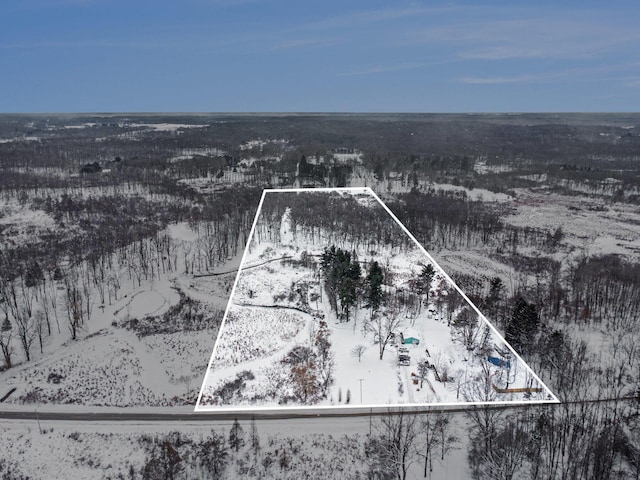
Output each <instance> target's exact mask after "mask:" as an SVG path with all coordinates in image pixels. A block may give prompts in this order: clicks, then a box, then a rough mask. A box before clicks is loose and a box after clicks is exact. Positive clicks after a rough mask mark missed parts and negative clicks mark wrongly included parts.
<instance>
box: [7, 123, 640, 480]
mask: <svg viewBox="0 0 640 480" xmlns="http://www.w3.org/2000/svg"><path fill="white" fill-rule="evenodd" d="M155 122H167V123H175V124H183V123H184V124H191V125H206V126H204V127H198V128H184V129H179V130H173V131H159V130H157V131H156V130H153V129H150V128H148V127H145V126H143V125H142V124H150V123H155ZM87 123H90V124H91V125H90V126H85V127H84V128H73V129H71V128H69V129H65V128H63V126H69V125H75V126H82V125H85V124H87ZM258 138H260V139H269V140H278V141H277V142H276V141H268V142H264V143H263V144H258V145H253V146H252V145H250V146H248V147H246V146H245V147H243V145H247V142H249V141H251V140H255V139H258ZM0 139H3V140H2V142H1V143H0V199H1V201H2V202H4V203H3V204H6V205H11V206H12V207H11V208H26V209H27V210H31V211H33V212H43V213H44V214H46V215H47V216H48V217H49V216H50V217H51V218H52V219H53V221H54V224H52V225H49V226H48V227H46V228H43V229H39V230H36V231H26V232H22V231H17V230H16V227H14V226H12V225H11V224H10V223H7V222H5V221H2V219H3V218H5V215H6V218H9V214H8V213H6V211H5V210H3V211H1V212H0V347H1V349H2V358H1V359H0V360H1V363H2V368H3V369H12V368H15V367H16V366H17V365H23V364H26V363H28V362H30V361H32V360H33V359H34V358H38V356H39V354H41V353H42V351H43V343H46V341H47V337H48V336H50V335H55V334H56V332H58V334H60V335H63V334H64V335H66V336H67V337H68V339H70V340H72V341H81V340H82V326H83V324H86V323H87V322H91V318H92V313H93V309H95V308H96V305H100V304H109V303H110V302H111V301H113V300H115V299H117V298H118V297H119V296H120V295H123V294H124V292H122V291H121V285H120V277H119V276H118V275H117V274H115V272H121V273H122V274H123V275H126V276H127V278H128V279H130V280H131V281H133V282H134V283H135V282H137V283H138V284H140V282H142V281H145V280H149V279H153V278H158V277H159V276H161V275H165V276H166V275H168V274H170V273H172V272H175V271H176V269H177V268H178V265H181V268H182V269H184V272H181V273H184V274H186V275H192V274H195V273H206V272H208V271H212V270H213V269H215V268H216V267H219V266H221V265H224V264H225V262H226V261H227V260H228V259H229V258H230V257H232V256H234V255H236V254H238V252H241V251H242V249H243V248H244V245H245V243H246V240H247V238H248V234H249V231H250V228H251V225H252V222H253V218H254V215H255V211H256V208H257V205H258V201H259V198H260V194H261V191H262V189H263V188H267V187H280V186H295V183H294V182H295V180H296V178H295V173H296V168H297V166H298V164H299V163H300V159H301V158H302V156H303V155H305V156H306V157H307V158H310V157H311V156H315V157H316V158H318V157H320V156H321V155H323V156H325V160H326V161H331V158H332V155H333V154H335V152H336V151H337V149H340V148H344V147H349V148H350V149H353V150H357V151H360V152H362V164H361V165H360V168H362V169H363V170H364V171H365V172H368V174H370V177H368V178H369V179H370V182H371V183H370V185H371V186H372V187H373V188H374V189H377V193H378V194H379V195H380V196H382V197H383V198H384V200H385V202H386V203H387V205H388V206H389V207H390V208H391V210H392V211H393V212H394V213H395V214H396V215H397V216H398V218H399V219H400V220H401V221H402V222H403V223H404V224H405V225H406V226H407V228H408V229H409V230H410V231H411V232H412V233H413V234H414V235H415V236H416V238H417V239H418V240H419V241H420V242H421V243H422V244H423V245H424V246H425V248H427V250H429V251H432V252H434V256H435V257H436V258H437V253H438V252H439V251H442V250H448V251H451V250H468V251H473V252H479V253H480V254H481V255H484V256H486V257H487V258H491V259H493V260H495V261H496V262H499V263H500V264H501V265H505V266H507V267H509V268H511V269H513V271H515V275H514V276H512V277H510V278H506V277H504V276H502V277H501V276H500V275H499V274H497V273H495V272H487V273H486V274H479V273H478V272H476V271H470V272H468V273H466V274H465V273H461V272H457V273H454V274H453V277H454V280H455V281H456V282H457V283H458V285H459V286H460V287H461V288H462V289H463V290H464V291H465V292H466V293H467V295H468V296H469V297H470V298H471V300H472V301H473V302H474V303H476V305H478V306H479V307H480V309H481V310H482V311H483V312H485V314H486V316H487V317H488V318H489V319H491V321H492V322H493V323H494V324H495V325H496V327H497V328H498V329H499V330H500V331H501V332H503V333H504V334H505V335H506V337H507V340H509V341H510V342H512V344H513V345H514V347H516V348H517V349H518V350H519V352H520V353H521V354H522V355H523V358H524V359H525V361H526V362H527V363H528V364H529V365H530V366H531V367H532V368H533V369H534V371H536V372H538V373H539V374H540V375H541V377H542V379H543V380H544V381H545V383H546V384H547V385H548V386H549V387H550V388H551V389H552V390H553V391H554V392H555V393H556V395H557V396H558V397H559V398H560V399H561V400H562V401H563V402H564V403H562V404H561V405H552V406H540V407H526V408H519V409H511V410H504V409H473V410H470V411H469V412H468V414H467V415H466V417H465V418H466V419H465V422H466V424H467V425H468V426H469V430H468V431H467V430H466V428H465V429H463V430H462V431H460V432H452V433H450V434H449V435H445V434H442V433H440V434H439V435H436V434H434V435H433V437H431V436H430V434H428V433H426V432H429V431H430V430H429V428H431V427H425V424H426V425H432V426H434V425H436V424H438V425H440V427H439V428H441V422H442V420H438V419H437V418H436V416H435V415H434V414H425V415H421V416H419V417H413V416H407V415H405V416H401V417H397V416H391V415H390V416H389V417H388V419H387V420H385V421H387V422H390V423H393V422H396V423H397V422H400V423H398V424H397V425H396V427H397V428H399V429H400V431H401V432H402V433H403V434H407V435H408V433H409V432H411V431H414V433H415V435H416V438H417V437H418V436H421V437H420V438H421V439H420V442H421V444H424V445H427V446H426V447H420V449H418V448H415V447H414V446H413V445H414V444H413V443H411V442H412V440H409V439H408V438H409V437H403V438H405V439H406V440H399V438H400V437H398V436H396V437H393V438H392V437H389V436H386V437H385V436H384V435H381V436H380V438H378V437H375V438H374V437H373V436H372V437H370V438H369V439H368V440H366V445H364V444H362V445H361V447H362V448H366V451H372V449H373V450H376V451H379V452H385V453H384V454H381V453H379V454H376V455H374V456H373V457H369V460H368V462H369V465H370V466H371V468H372V469H374V470H376V469H377V470H376V472H377V473H376V474H375V475H373V474H372V475H373V477H374V478H405V476H406V470H403V468H402V466H403V465H405V464H407V462H409V460H413V461H425V464H426V460H425V458H430V457H429V456H430V455H433V454H434V453H432V452H436V451H437V449H438V448H441V449H442V451H443V452H444V451H445V450H446V448H448V447H447V445H448V443H447V442H448V440H447V438H449V436H451V437H455V436H458V437H459V436H461V435H468V434H469V435H471V437H470V439H469V441H468V442H466V443H465V445H468V448H469V451H468V458H469V464H470V467H471V470H472V472H473V474H474V476H475V477H476V478H495V479H512V478H531V479H556V478H557V479H560V478H562V479H572V478H585V479H586V478H589V479H606V478H636V479H637V478H640V424H639V423H638V418H640V417H639V416H638V405H639V404H638V398H639V397H638V395H639V392H640V348H638V345H639V344H640V325H638V321H639V320H640V266H639V264H638V262H637V257H636V258H635V259H634V258H630V257H628V256H624V255H616V254H605V255H600V256H583V255H580V254H578V253H576V251H575V249H573V248H571V246H570V245H569V244H568V243H567V239H566V234H565V232H564V231H563V229H562V228H557V229H555V230H548V229H540V228H537V227H536V226H535V225H531V226H515V225H512V224H510V223H509V222H507V221H505V217H506V215H508V214H509V213H511V209H512V207H511V206H510V204H508V203H506V204H503V203H494V202H488V201H481V200H477V199H472V198H470V196H469V195H467V193H465V192H464V191H463V192H461V191H443V190H440V189H436V188H431V187H430V186H429V185H431V184H432V183H433V182H435V183H450V184H453V185H459V186H465V187H466V188H467V191H466V192H468V191H473V188H483V189H486V190H489V191H492V192H503V193H507V194H513V193H514V191H515V190H516V189H520V188H532V189H539V188H541V187H544V188H545V189H547V191H549V192H553V193H558V194H562V195H566V196H570V197H575V198H578V199H581V198H583V199H585V201H586V200H588V201H589V202H591V203H590V204H593V202H594V201H597V202H599V203H598V205H600V206H601V208H608V206H611V205H638V204H640V168H639V165H640V164H639V163H638V162H640V157H639V152H640V117H638V116H637V115H631V114H627V115H614V114H611V115H604V114H602V115H578V114H575V115H543V114H538V115H514V116H506V115H406V116H394V115H371V116H364V115H363V116H351V117H335V116H322V115H317V116H315V115H300V116H273V117H245V116H240V115H238V116H236V115H231V116H197V117H189V116H187V117H180V116H171V117H160V116H146V117H141V118H135V119H131V117H130V116H127V117H126V118H125V116H103V117H97V116H86V117H77V116H21V115H16V116H2V117H1V118H0ZM280 140H282V141H280ZM190 151H191V152H195V153H193V154H188V153H187V154H185V152H190ZM181 155H182V156H185V155H186V157H188V158H185V159H182V160H176V159H175V158H176V157H179V156H181ZM250 158H254V161H252V162H249V161H248V159H250ZM242 162H245V166H241V164H242ZM334 162H335V161H334ZM94 163H96V164H97V165H98V168H99V170H98V169H95V170H92V168H86V167H87V165H93V164H94ZM248 163H251V165H248ZM334 164H335V163H334ZM480 167H482V168H480ZM83 169H84V171H83ZM105 172H106V173H105ZM314 172H317V170H314ZM329 172H330V169H327V170H326V172H325V173H323V174H322V175H326V177H325V178H323V179H321V180H322V182H324V184H325V185H327V186H331V185H336V182H343V181H346V184H349V182H350V181H351V179H352V177H351V175H352V173H353V169H351V167H349V168H348V169H345V170H344V171H343V172H342V173H340V178H338V177H337V176H336V175H335V171H334V175H333V177H332V178H329V177H330V173H329ZM303 173H304V172H303ZM234 174H237V176H238V178H241V180H238V181H236V182H235V183H230V181H228V179H229V178H236V177H234V176H233V175H234ZM315 174H316V173H314V175H315ZM322 175H321V176H322ZM194 178H206V179H207V182H208V184H210V185H213V186H215V187H216V188H217V190H216V191H215V192H206V191H203V190H202V189H200V190H199V189H198V188H195V187H193V185H192V184H190V183H188V182H185V181H184V180H185V179H194ZM393 185H400V186H401V187H402V188H400V189H399V190H398V191H394V189H393V188H390V187H393ZM218 187H220V188H218ZM285 204H288V202H286V201H283V203H282V205H280V204H271V205H270V206H269V205H267V204H266V203H265V207H268V208H267V210H266V211H267V212H269V211H271V212H272V214H273V215H274V216H276V215H282V213H283V212H284V208H285ZM342 204H343V202H340V203H339V205H342ZM308 208H309V206H307V205H305V204H304V203H303V202H298V203H296V208H293V209H292V210H291V220H292V222H293V223H294V224H295V225H297V226H298V228H299V229H298V231H299V232H303V233H304V234H305V235H307V236H308V238H309V239H314V237H315V236H316V235H317V230H316V228H317V226H315V225H314V221H315V220H316V219H313V218H311V217H310V216H309V214H308ZM339 208H341V207H339V206H338V205H336V207H335V209H332V212H334V213H335V217H334V219H333V220H332V217H331V216H327V217H323V219H324V218H327V219H329V221H335V222H343V223H342V224H341V225H340V228H341V229H343V230H344V232H345V233H348V234H349V235H352V236H354V237H357V238H359V240H358V241H359V242H362V244H363V245H366V243H367V242H368V241H369V240H370V239H371V234H372V233H373V234H375V235H376V242H382V243H384V238H385V235H386V233H385V228H386V227H385V225H384V224H383V223H379V222H378V220H377V219H376V218H373V217H372V218H369V217H361V216H358V217H353V216H351V217H349V221H348V222H344V220H342V219H344V218H345V217H344V214H345V213H348V212H344V211H341V210H339ZM345 208H346V207H345ZM177 222H188V223H189V225H191V226H192V228H193V229H194V230H195V231H196V232H197V236H198V238H197V242H198V248H195V249H191V250H189V251H187V250H185V245H183V244H180V243H179V242H176V241H175V240H173V239H172V238H171V237H170V236H169V235H167V233H166V227H167V226H169V225H172V224H175V223H177ZM363 225H368V226H369V228H370V232H369V234H366V228H363ZM371 225H375V227H371ZM334 226H335V225H334ZM256 228H257V230H256V231H257V232H258V234H260V235H265V236H272V237H275V236H277V235H279V234H280V233H279V231H278V230H276V229H271V230H268V229H267V228H266V226H262V225H257V227H256ZM329 240H336V241H335V242H331V241H330V242H327V239H323V241H324V242H327V243H325V244H331V243H335V244H336V245H338V246H339V245H340V243H339V241H338V240H339V239H337V238H336V239H329ZM318 241H319V239H318ZM56 292H62V294H61V295H56ZM61 299H64V300H63V302H64V304H63V305H60V304H59V303H56V302H60V301H61ZM184 301H185V302H187V300H184ZM60 312H65V313H64V316H60V318H59V313H60ZM346 313H347V314H348V312H346ZM194 318H195V317H194ZM166 320H167V321H170V319H166ZM183 320H184V319H183ZM196 320H197V319H196ZM205 321H206V320H205ZM215 321H216V322H219V318H218V317H216V319H215ZM190 322H191V323H190ZM184 325H187V327H185V328H198V327H197V326H194V325H197V321H196V323H195V324H194V323H193V322H192V321H191V319H189V320H188V321H185V323H184ZM189 326H190V327H189ZM122 327H124V328H134V329H136V328H137V329H142V330H139V332H141V334H142V335H145V334H148V333H149V332H148V330H147V326H146V325H145V324H144V322H141V323H138V324H136V325H133V324H131V325H123V326H122ZM165 327H166V325H165ZM165 327H163V328H165ZM61 348H64V347H61ZM487 395H488V396H491V395H495V393H494V392H492V391H490V389H489V390H488V391H487ZM438 422H440V423H438ZM394 425H395V424H394ZM433 428H435V427H433ZM391 429H392V426H387V431H391ZM437 431H438V430H437V429H436V430H434V432H437ZM443 435H444V436H443ZM439 438H440V440H439ZM429 439H431V440H429ZM442 439H444V440H442ZM208 441H209V440H208ZM211 441H212V442H214V443H215V441H216V439H215V438H214V439H213V440H211ZM361 441H362V442H365V440H364V439H361ZM403 441H405V442H409V445H408V446H407V445H405V444H403V443H402V442H403ZM394 442H395V443H394ZM398 442H400V443H399V444H398ZM416 442H417V441H416ZM438 442H440V443H438ZM174 443H175V442H174ZM218 443H220V444H222V443H224V442H222V441H221V440H220V439H218ZM177 444H178V445H180V443H179V442H178V443H177ZM149 445H150V447H149V463H150V464H151V466H148V467H145V468H148V469H154V468H161V467H160V466H159V465H160V464H161V463H160V462H161V461H165V460H166V458H165V457H169V458H170V457H171V455H173V454H172V453H171V450H170V449H169V448H168V447H166V446H163V445H164V443H162V442H159V443H158V442H156V443H155V444H154V443H153V442H151V441H150V443H149ZM153 445H155V446H153ZM172 445H173V444H172ZM415 445H418V443H415ZM436 445H440V447H436ZM223 447H224V448H228V447H225V446H223ZM223 447H219V448H223ZM361 447H358V448H361ZM405 447H406V448H405ZM171 448H172V449H173V448H177V447H175V446H172V447H171ZM194 448H195V447H194ZM198 448H200V447H198ZM216 448H218V447H216ZM403 448H405V450H404V453H403V450H402V449H403ZM423 448H426V449H427V450H426V451H427V452H428V453H427V454H426V456H425V454H424V451H422V450H421V449H423ZM225 451H226V450H225ZM236 451H237V450H236ZM363 451H364V450H363ZM421 451H422V453H420V452H421ZM221 452H223V451H222V450H221ZM389 452H391V453H389ZM360 453H362V451H361V452H360ZM362 454H363V455H364V453H362ZM163 455H164V457H162V456H163ZM274 455H278V456H277V457H276V456H274V457H273V459H272V461H274V462H281V463H280V468H281V470H282V471H284V470H286V468H287V465H288V463H287V460H282V459H281V458H282V456H283V455H284V454H283V453H282V450H280V451H279V452H278V453H277V454H274ZM285 457H286V455H285ZM162 458H165V460H162ZM227 458H228V457H227V456H226V454H224V453H220V455H219V460H218V461H219V464H216V461H214V460H212V463H211V464H210V465H201V466H200V467H198V468H214V469H215V468H224V465H225V464H226V463H225V462H226V460H225V459H227ZM371 458H375V459H376V460H375V462H373V460H371ZM154 459H156V460H154ZM158 459H159V460H158ZM263 462H266V460H264V461H263ZM263 464H264V463H263ZM183 465H184V464H183ZM216 465H217V466H216ZM390 465H393V467H390ZM398 466H400V467H398ZM163 468H164V467H163ZM264 468H271V467H264ZM179 470H180V468H178V470H176V473H175V475H174V474H172V475H174V476H171V477H168V476H164V477H163V476H160V477H148V476H147V477H143V478H181V477H180V475H179V473H180V471H179ZM185 471H188V470H185ZM426 474H427V471H426V470H425V476H426ZM132 475H134V477H132V478H138V477H136V475H137V476H140V475H144V472H134V473H133V474H132ZM183 475H186V474H183ZM8 478H20V477H8ZM368 478H371V477H368Z"/></svg>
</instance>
